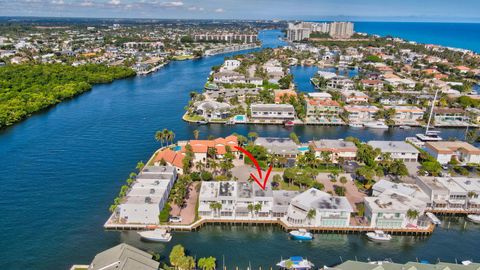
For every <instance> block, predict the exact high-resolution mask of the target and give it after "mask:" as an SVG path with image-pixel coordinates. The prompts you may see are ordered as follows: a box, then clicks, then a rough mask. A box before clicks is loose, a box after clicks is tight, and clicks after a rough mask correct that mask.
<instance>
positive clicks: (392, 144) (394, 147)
mask: <svg viewBox="0 0 480 270" xmlns="http://www.w3.org/2000/svg"><path fill="white" fill-rule="evenodd" d="M368 145H370V146H372V147H373V148H379V149H380V150H381V151H382V152H383V153H399V152H402V153H417V154H418V153H420V152H419V151H418V150H417V148H415V147H413V145H411V144H409V143H406V142H404V141H369V142H368Z"/></svg>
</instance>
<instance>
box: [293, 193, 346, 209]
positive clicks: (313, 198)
mask: <svg viewBox="0 0 480 270" xmlns="http://www.w3.org/2000/svg"><path fill="white" fill-rule="evenodd" d="M292 204H296V205H299V206H303V208H306V209H307V210H308V208H313V209H317V210H319V211H335V212H337V211H346V212H353V209H352V206H351V205H350V203H349V202H348V200H347V199H346V198H345V197H337V196H332V195H330V194H328V193H326V192H323V191H320V190H318V189H315V188H310V189H308V190H306V191H304V192H302V193H300V194H299V195H297V196H295V198H293V200H292Z"/></svg>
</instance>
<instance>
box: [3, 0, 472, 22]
mask: <svg viewBox="0 0 480 270" xmlns="http://www.w3.org/2000/svg"><path fill="white" fill-rule="evenodd" d="M0 6H1V7H2V8H1V9H0V16H39V17H95V18H154V19H287V20H351V21H412V22H420V21H425V22H480V13H479V12H478V11H479V10H480V1H478V0H457V1H451V0H448V1H447V0H421V1H419V0H241V1H240V0H236V1H234V0H172V1H168V0H139V1H133V0H15V1H12V0H0Z"/></svg>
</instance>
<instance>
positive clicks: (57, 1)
mask: <svg viewBox="0 0 480 270" xmlns="http://www.w3.org/2000/svg"><path fill="white" fill-rule="evenodd" d="M51 3H52V4H54V5H63V4H65V2H63V0H52V2H51Z"/></svg>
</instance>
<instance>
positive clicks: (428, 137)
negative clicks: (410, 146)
mask: <svg viewBox="0 0 480 270" xmlns="http://www.w3.org/2000/svg"><path fill="white" fill-rule="evenodd" d="M437 95H438V89H437V91H435V97H434V98H433V101H432V106H431V107H430V115H429V116H428V122H427V128H426V129H425V134H421V133H419V134H417V138H418V139H420V140H421V141H422V142H435V141H441V140H443V139H442V137H440V135H439V134H440V131H435V130H430V123H431V121H432V116H433V108H434V107H435V101H436V100H437Z"/></svg>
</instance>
